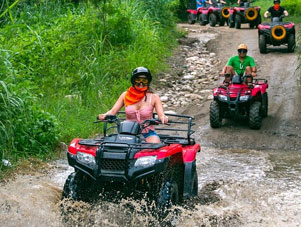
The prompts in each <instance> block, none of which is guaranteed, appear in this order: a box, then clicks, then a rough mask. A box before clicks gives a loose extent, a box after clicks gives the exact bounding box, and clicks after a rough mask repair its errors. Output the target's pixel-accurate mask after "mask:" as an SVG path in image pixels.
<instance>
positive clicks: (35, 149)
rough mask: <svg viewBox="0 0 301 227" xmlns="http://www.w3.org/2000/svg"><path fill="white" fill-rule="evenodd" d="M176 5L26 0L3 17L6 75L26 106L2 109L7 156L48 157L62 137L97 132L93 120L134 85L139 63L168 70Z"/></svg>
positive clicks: (1, 50)
mask: <svg viewBox="0 0 301 227" xmlns="http://www.w3.org/2000/svg"><path fill="white" fill-rule="evenodd" d="M13 2H14V1H10V3H13ZM177 4H178V1H175V0H168V1H166V0H153V1H150V0H123V1H120V0H107V1H75V0H74V1H72V0H36V1H29V0H28V1H25V0H24V1H20V2H19V3H18V4H17V5H16V6H15V7H13V8H12V9H11V15H13V20H10V19H9V17H8V16H7V15H6V16H5V17H4V18H2V19H3V20H2V21H1V22H0V80H2V81H3V83H5V84H6V86H8V87H10V89H7V91H8V93H9V94H10V97H14V99H16V100H18V101H20V106H21V108H11V109H10V111H11V113H10V112H9V111H4V112H3V113H2V114H3V115H5V116H6V117H7V119H6V120H5V123H3V122H4V120H2V118H1V120H2V121H3V122H2V123H3V124H4V126H3V130H2V131H1V132H2V133H3V134H1V136H2V137H1V138H2V140H3V141H5V145H1V146H2V147H1V152H2V154H4V153H5V155H8V153H10V154H11V153H13V154H14V155H15V156H16V157H18V156H22V157H23V156H27V155H28V154H33V153H36V154H38V155H41V154H42V155H44V154H45V151H49V150H50V149H49V147H51V146H53V144H55V143H56V142H57V139H58V138H59V140H64V141H66V142H69V141H70V140H71V139H72V138H73V137H87V136H89V135H91V134H94V133H96V132H98V128H97V127H96V126H94V125H93V124H92V122H93V120H94V119H95V117H96V115H97V114H99V113H101V112H104V111H107V110H108V109H109V108H111V107H112V105H113V104H114V102H115V101H116V99H117V98H118V96H119V95H120V94H121V93H122V92H123V91H124V90H126V89H127V88H128V87H129V85H130V82H129V76H130V73H131V71H132V70H133V69H134V68H136V67H137V66H142V65H143V66H146V67H148V68H150V70H151V71H152V72H153V73H154V74H155V73H156V72H158V71H160V70H162V69H164V68H165V67H166V65H165V63H164V58H166V57H167V56H168V55H169V54H170V53H171V50H172V47H173V46H175V45H176V38H177V37H178V35H179V34H178V33H177V31H176V26H175V17H174V14H173V13H174V12H175V10H176V7H177ZM0 20H1V19H0ZM1 91H2V90H1ZM25 91H26V92H25ZM2 92H3V93H4V91H2ZM42 110H45V111H46V112H43V111H42ZM16 111H17V112H16ZM15 112H16V113H15ZM47 112H49V113H51V114H48V113H47ZM14 115H17V116H18V120H17V119H14V118H13V116H14ZM53 116H55V117H53ZM55 118H56V119H57V121H58V123H56V120H55ZM90 122H91V124H90ZM12 126H13V127H12ZM45 128H46V129H47V131H44V129H45ZM4 129H5V130H4ZM57 129H58V131H57ZM4 132H6V133H4ZM47 133H49V134H47ZM98 133H99V132H98ZM6 134H7V135H9V137H6V136H5V135H6ZM5 138H6V139H5ZM8 138H10V139H8ZM47 138H49V139H47ZM50 141H53V143H52V142H50ZM21 150H22V152H21V153H20V152H19V151H21ZM3 152H4V153H3Z"/></svg>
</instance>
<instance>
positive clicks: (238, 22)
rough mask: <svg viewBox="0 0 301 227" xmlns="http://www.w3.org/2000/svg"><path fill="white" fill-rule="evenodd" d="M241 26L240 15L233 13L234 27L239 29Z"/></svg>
mask: <svg viewBox="0 0 301 227" xmlns="http://www.w3.org/2000/svg"><path fill="white" fill-rule="evenodd" d="M240 27H241V16H239V15H238V14H236V15H235V28H237V29H240Z"/></svg>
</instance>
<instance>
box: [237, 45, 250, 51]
mask: <svg viewBox="0 0 301 227" xmlns="http://www.w3.org/2000/svg"><path fill="white" fill-rule="evenodd" d="M237 50H248V47H247V45H246V44H243V43H242V44H239V46H238V47H237Z"/></svg>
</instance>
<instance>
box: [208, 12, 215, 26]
mask: <svg viewBox="0 0 301 227" xmlns="http://www.w3.org/2000/svg"><path fill="white" fill-rule="evenodd" d="M209 24H210V26H211V27H214V26H215V25H216V15H215V14H214V13H210V15H209Z"/></svg>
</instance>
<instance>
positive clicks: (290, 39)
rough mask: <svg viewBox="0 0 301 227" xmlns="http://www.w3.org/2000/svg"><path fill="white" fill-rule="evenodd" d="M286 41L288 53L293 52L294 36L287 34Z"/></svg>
mask: <svg viewBox="0 0 301 227" xmlns="http://www.w3.org/2000/svg"><path fill="white" fill-rule="evenodd" d="M287 40H288V43H287V50H288V52H294V50H295V47H296V42H295V35H294V34H292V33H291V34H289V36H288V38H287Z"/></svg>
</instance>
